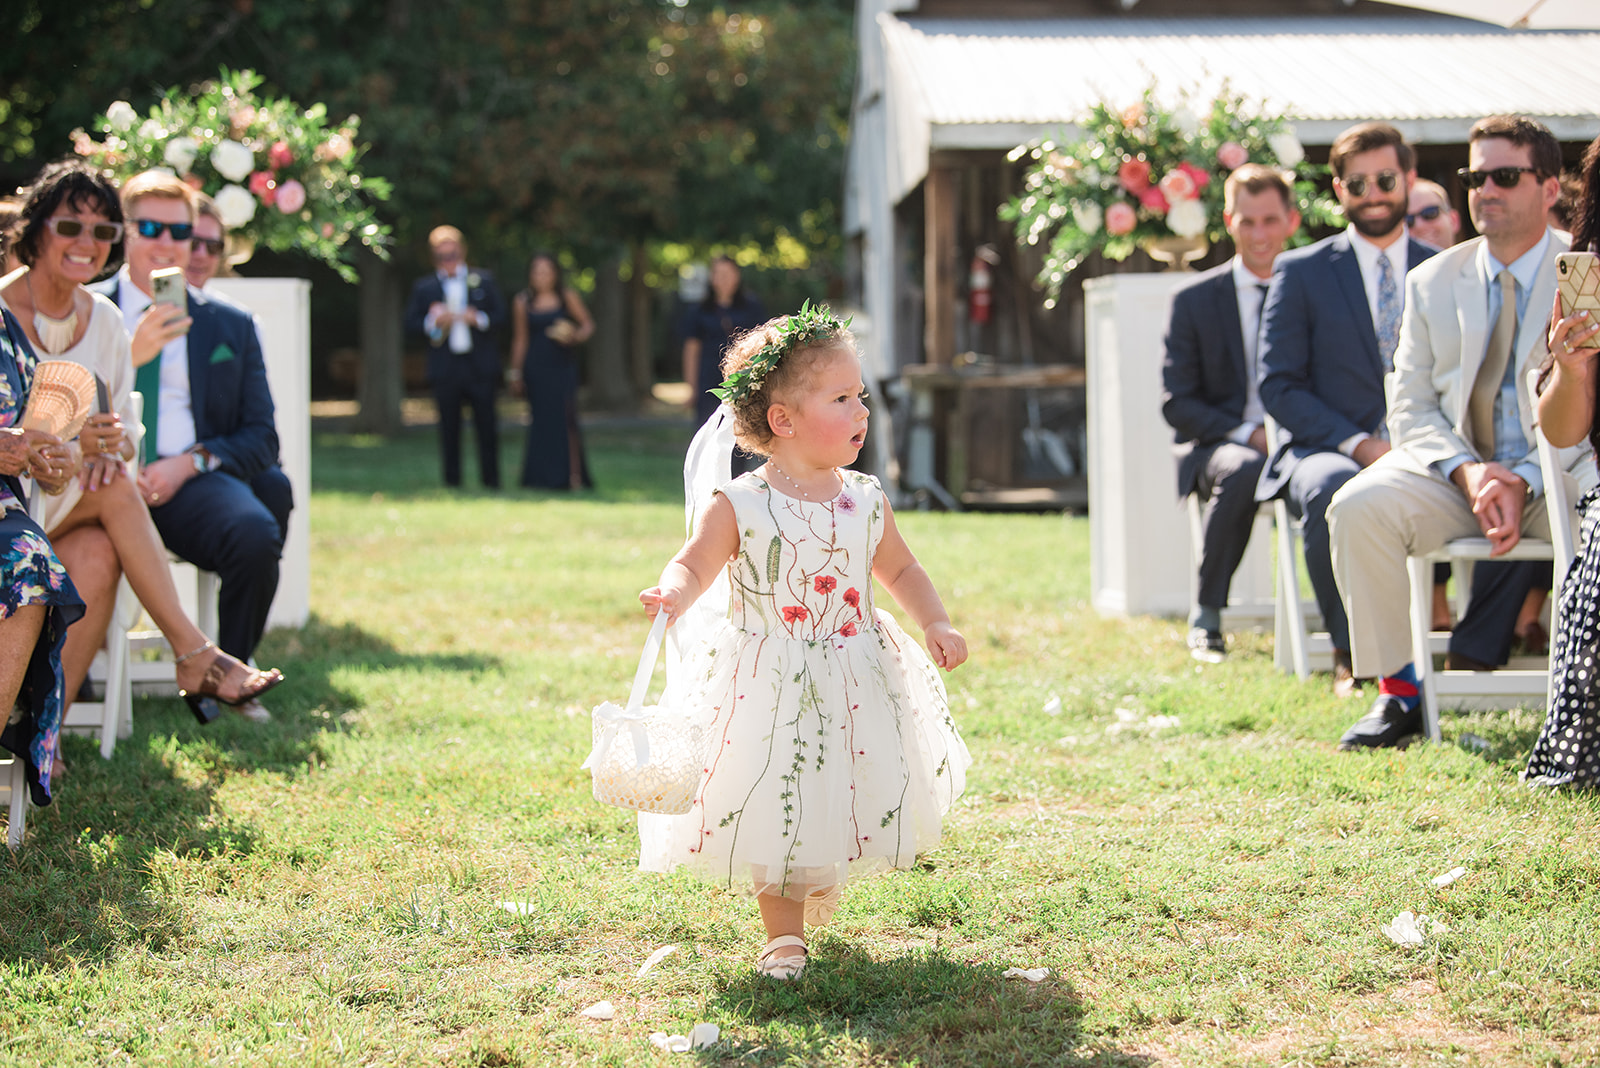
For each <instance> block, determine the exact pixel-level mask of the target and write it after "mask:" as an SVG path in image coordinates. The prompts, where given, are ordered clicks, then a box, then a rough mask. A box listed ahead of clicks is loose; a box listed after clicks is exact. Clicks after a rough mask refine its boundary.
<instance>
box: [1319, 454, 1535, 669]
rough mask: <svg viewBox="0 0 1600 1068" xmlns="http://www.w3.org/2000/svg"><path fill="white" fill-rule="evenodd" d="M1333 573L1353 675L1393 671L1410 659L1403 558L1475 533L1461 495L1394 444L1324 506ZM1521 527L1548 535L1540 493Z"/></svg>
mask: <svg viewBox="0 0 1600 1068" xmlns="http://www.w3.org/2000/svg"><path fill="white" fill-rule="evenodd" d="M1328 522H1329V529H1330V534H1331V537H1332V541H1333V574H1334V578H1335V580H1336V581H1337V582H1338V583H1339V594H1340V596H1341V597H1342V598H1343V599H1344V606H1345V611H1346V613H1347V614H1348V615H1349V617H1350V657H1351V661H1352V663H1353V666H1354V668H1355V673H1356V675H1357V676H1358V677H1361V678H1371V677H1375V676H1382V675H1393V674H1394V673H1395V672H1397V671H1399V670H1400V669H1401V668H1403V667H1405V666H1406V665H1407V664H1409V663H1410V662H1411V659H1412V652H1411V615H1410V610H1411V580H1410V576H1409V575H1408V573H1407V571H1406V557H1408V556H1412V555H1416V554H1420V553H1427V552H1432V551H1433V550H1435V549H1438V548H1440V547H1441V546H1443V545H1444V544H1445V543H1446V542H1448V541H1453V540H1454V539H1456V538H1478V537H1482V536H1483V531H1482V529H1481V528H1480V527H1479V526H1478V520H1477V518H1476V517H1475V516H1473V514H1472V508H1471V506H1470V505H1468V503H1467V498H1466V495H1465V494H1463V493H1462V492H1461V490H1460V489H1458V488H1457V487H1456V485H1455V484H1454V483H1453V482H1447V481H1445V480H1444V479H1443V478H1440V477H1439V476H1438V475H1436V474H1433V473H1431V472H1430V473H1427V474H1424V473H1423V472H1421V471H1419V470H1418V469H1417V464H1416V461H1414V460H1412V459H1410V458H1409V457H1407V456H1406V455H1405V454H1404V453H1401V452H1399V451H1398V450H1396V451H1395V452H1391V453H1389V454H1388V455H1386V456H1384V457H1383V459H1381V460H1379V461H1378V462H1377V463H1375V464H1373V465H1372V466H1371V467H1369V468H1367V469H1366V470H1364V471H1362V472H1361V473H1360V474H1358V475H1356V476H1355V477H1354V478H1352V479H1351V480H1350V481H1349V482H1346V483H1345V484H1344V485H1343V486H1342V487H1341V488H1340V489H1339V492H1337V493H1335V494H1334V495H1333V500H1332V501H1331V502H1330V503H1329V505H1328ZM1522 533H1523V534H1524V535H1525V536H1529V537H1535V538H1545V539H1548V538H1549V537H1550V519H1549V516H1548V515H1547V513H1546V512H1545V502H1544V498H1543V497H1542V496H1541V497H1539V498H1537V499H1535V500H1534V501H1532V502H1530V503H1529V505H1528V507H1527V510H1526V511H1524V512H1523V515H1522Z"/></svg>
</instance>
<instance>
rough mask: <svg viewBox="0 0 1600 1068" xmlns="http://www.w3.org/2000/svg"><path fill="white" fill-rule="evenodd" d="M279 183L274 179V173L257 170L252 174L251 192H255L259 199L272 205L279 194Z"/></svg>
mask: <svg viewBox="0 0 1600 1068" xmlns="http://www.w3.org/2000/svg"><path fill="white" fill-rule="evenodd" d="M277 191H278V183H277V182H275V181H273V180H272V175H271V174H269V173H268V172H266V171H256V172H255V173H254V174H252V175H251V176H250V192H252V193H254V194H255V197H256V199H257V200H259V201H261V203H263V204H268V205H270V204H271V203H272V202H273V200H274V199H275V198H276V197H277V195H278V192H277Z"/></svg>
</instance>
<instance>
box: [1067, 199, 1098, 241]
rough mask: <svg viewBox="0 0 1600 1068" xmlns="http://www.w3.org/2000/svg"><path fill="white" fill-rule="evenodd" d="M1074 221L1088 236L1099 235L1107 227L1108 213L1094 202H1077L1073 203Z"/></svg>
mask: <svg viewBox="0 0 1600 1068" xmlns="http://www.w3.org/2000/svg"><path fill="white" fill-rule="evenodd" d="M1072 221H1073V222H1074V223H1076V224H1077V227H1078V229H1080V230H1082V231H1083V232H1084V233H1086V234H1098V233H1099V232H1100V227H1101V226H1103V225H1105V221H1106V213H1105V210H1104V209H1103V208H1101V207H1100V205H1098V204H1096V203H1095V202H1094V201H1092V200H1075V201H1073V203H1072Z"/></svg>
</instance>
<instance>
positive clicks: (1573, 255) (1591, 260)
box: [1556, 252, 1600, 321]
mask: <svg viewBox="0 0 1600 1068" xmlns="http://www.w3.org/2000/svg"><path fill="white" fill-rule="evenodd" d="M1556 289H1557V291H1558V292H1559V293H1560V294H1561V317H1562V318H1563V319H1566V318H1568V317H1570V316H1573V315H1576V314H1578V313H1579V312H1581V311H1586V312H1588V313H1589V316H1590V318H1591V319H1593V320H1597V321H1600V256H1596V255H1595V254H1594V253H1593V252H1563V253H1560V254H1559V255H1557V256H1556Z"/></svg>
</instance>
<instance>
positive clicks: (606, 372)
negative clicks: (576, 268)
mask: <svg viewBox="0 0 1600 1068" xmlns="http://www.w3.org/2000/svg"><path fill="white" fill-rule="evenodd" d="M622 262H623V261H622V252H621V251H620V250H619V251H617V252H616V253H614V254H612V255H610V256H607V257H606V260H605V262H604V263H602V264H601V265H600V270H599V271H597V272H596V273H595V286H594V336H593V337H591V338H590V339H589V358H590V360H591V363H590V375H589V382H590V385H591V386H592V387H593V390H594V402H595V404H596V405H597V406H599V407H600V408H603V409H605V410H606V411H612V412H627V411H632V410H633V408H634V397H633V389H632V387H631V386H630V385H629V375H628V341H627V337H628V334H627V310H628V309H627V296H626V294H625V292H624V291H623V286H622Z"/></svg>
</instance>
